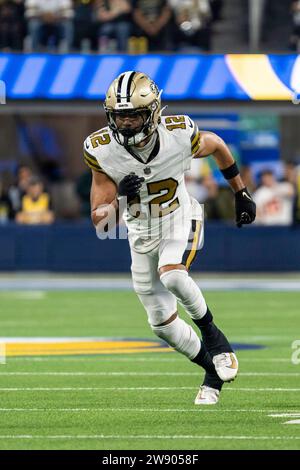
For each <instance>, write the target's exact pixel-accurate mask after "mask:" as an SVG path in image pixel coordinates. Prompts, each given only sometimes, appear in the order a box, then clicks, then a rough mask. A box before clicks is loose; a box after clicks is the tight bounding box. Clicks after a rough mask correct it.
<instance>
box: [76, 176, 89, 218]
mask: <svg viewBox="0 0 300 470" xmlns="http://www.w3.org/2000/svg"><path fill="white" fill-rule="evenodd" d="M91 184H92V172H91V171H90V170H88V171H85V172H84V173H82V175H80V177H79V178H78V181H77V184H76V192H77V194H78V196H79V199H80V203H81V208H80V213H81V216H82V217H90V214H91V202H90V192H91Z"/></svg>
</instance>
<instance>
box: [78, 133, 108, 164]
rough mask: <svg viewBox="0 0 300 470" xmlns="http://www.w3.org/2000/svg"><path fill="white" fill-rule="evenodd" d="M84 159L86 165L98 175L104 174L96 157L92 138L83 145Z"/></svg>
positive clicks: (87, 139) (88, 138)
mask: <svg viewBox="0 0 300 470" xmlns="http://www.w3.org/2000/svg"><path fill="white" fill-rule="evenodd" d="M83 159H84V162H85V164H86V165H87V166H88V167H89V168H90V169H91V170H94V171H97V172H98V173H104V171H103V170H102V168H101V166H100V165H99V162H98V160H97V158H96V156H95V152H94V150H93V147H92V143H91V139H90V137H87V138H86V139H85V141H84V144H83Z"/></svg>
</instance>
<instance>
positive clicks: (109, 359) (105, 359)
mask: <svg viewBox="0 0 300 470" xmlns="http://www.w3.org/2000/svg"><path fill="white" fill-rule="evenodd" d="M240 352H242V353H243V351H239V354H240ZM155 354H159V353H155ZM163 354H165V353H163ZM168 354H172V355H173V353H172V352H170V353H168ZM7 360H8V361H9V362H10V361H16V362H23V361H25V362H26V361H28V362H55V361H59V362H80V361H84V362H86V361H87V360H89V361H90V360H94V361H98V362H99V364H101V362H182V363H186V359H184V358H181V357H180V356H178V357H172V358H171V357H117V355H112V356H109V357H103V356H101V355H98V354H95V355H87V356H85V357H82V356H80V357H74V356H73V357H61V356H55V357H49V356H47V357H34V356H33V357H8V359H7ZM244 362H254V363H256V362H265V363H267V362H271V363H279V362H283V363H287V362H288V363H291V359H290V358H282V357H280V358H265V359H264V358H261V357H260V358H243V357H242V358H241V359H240V363H242V364H243V363H244Z"/></svg>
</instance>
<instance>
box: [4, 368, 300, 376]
mask: <svg viewBox="0 0 300 470" xmlns="http://www.w3.org/2000/svg"><path fill="white" fill-rule="evenodd" d="M1 376H58V377H59V376H62V377H68V376H70V377H77V376H78V377H81V376H82V377H93V376H95V377H97V376H99V377H127V376H133V377H134V376H136V377H155V376H167V377H181V376H182V377H199V372H102V371H100V372H52V371H49V372H2V371H1V369H0V377H1ZM239 377H300V372H241V373H239Z"/></svg>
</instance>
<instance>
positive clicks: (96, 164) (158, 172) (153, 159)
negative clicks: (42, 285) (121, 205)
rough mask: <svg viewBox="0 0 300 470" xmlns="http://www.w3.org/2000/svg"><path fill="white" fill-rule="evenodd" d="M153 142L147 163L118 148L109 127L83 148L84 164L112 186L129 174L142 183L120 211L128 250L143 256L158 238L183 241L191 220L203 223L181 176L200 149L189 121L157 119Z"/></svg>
mask: <svg viewBox="0 0 300 470" xmlns="http://www.w3.org/2000/svg"><path fill="white" fill-rule="evenodd" d="M157 134H158V136H157V141H156V144H155V146H154V148H153V150H152V152H151V154H150V156H149V157H148V159H147V161H145V159H142V158H141V157H139V154H138V148H137V147H134V148H133V152H134V155H133V154H131V153H129V152H128V151H127V150H126V149H125V147H124V146H122V145H120V144H118V142H117V141H116V140H115V138H114V137H113V134H112V131H111V130H110V129H109V127H105V128H103V129H100V130H99V131H96V132H94V133H93V134H91V135H90V136H89V137H87V139H86V140H85V142H84V160H85V162H86V164H87V165H88V166H89V167H90V168H92V169H93V170H94V171H98V172H103V173H105V174H106V175H108V176H109V178H111V179H112V180H113V181H114V182H115V183H116V185H117V186H118V184H119V183H120V181H121V180H122V179H123V178H124V176H126V175H129V173H135V174H136V175H138V176H140V177H144V178H145V181H144V183H143V184H142V187H141V190H140V194H139V197H138V198H137V199H136V200H135V201H133V202H132V203H131V204H130V205H129V206H127V209H126V210H125V211H124V214H123V218H124V220H125V223H126V225H127V227H128V236H129V241H130V244H131V246H132V248H133V249H135V250H136V251H138V252H141V253H146V252H148V251H150V250H152V249H153V248H155V247H156V246H157V245H158V244H159V242H160V240H161V239H162V238H177V237H179V238H180V237H183V236H186V235H184V234H183V232H184V233H186V227H187V226H189V225H190V224H189V222H190V220H191V219H196V220H202V219H203V211H202V207H201V206H200V204H199V203H198V202H197V201H196V200H195V199H193V198H191V197H190V195H189V194H188V192H187V189H186V186H185V181H184V173H185V171H187V170H188V169H189V168H190V166H191V161H192V158H193V155H194V154H195V153H196V152H197V150H198V148H199V146H200V132H199V130H198V127H197V125H196V124H195V123H194V122H193V121H192V120H191V119H190V118H189V117H188V116H162V118H161V123H160V124H159V126H158V128H157Z"/></svg>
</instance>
